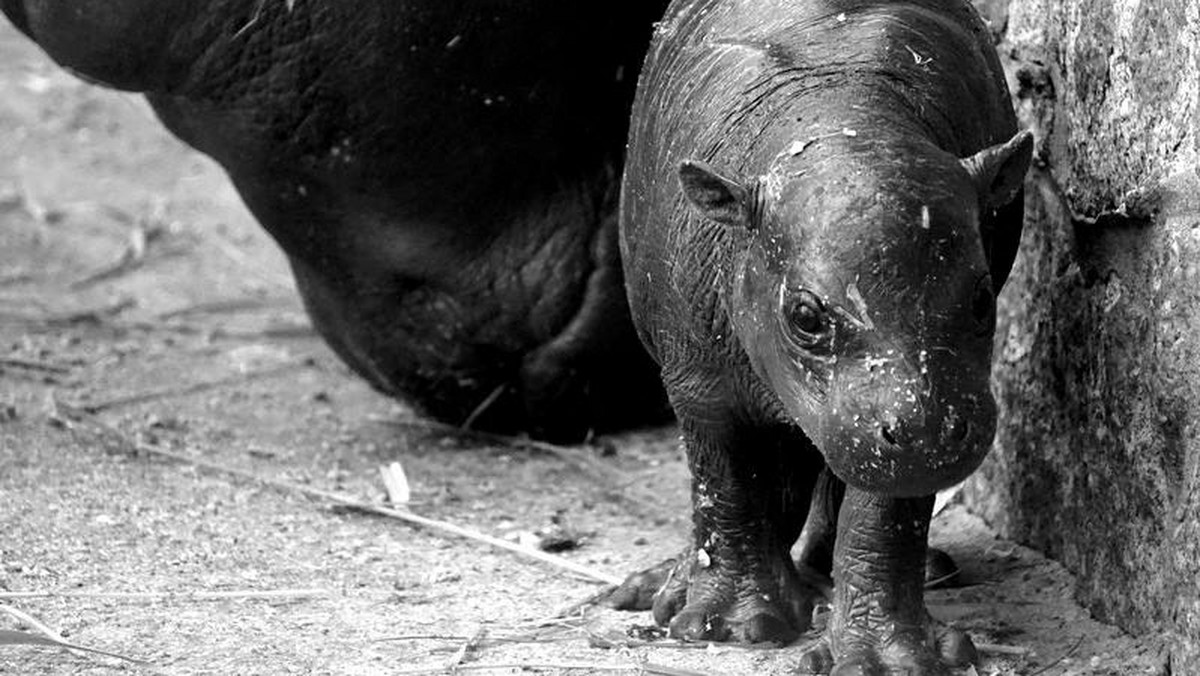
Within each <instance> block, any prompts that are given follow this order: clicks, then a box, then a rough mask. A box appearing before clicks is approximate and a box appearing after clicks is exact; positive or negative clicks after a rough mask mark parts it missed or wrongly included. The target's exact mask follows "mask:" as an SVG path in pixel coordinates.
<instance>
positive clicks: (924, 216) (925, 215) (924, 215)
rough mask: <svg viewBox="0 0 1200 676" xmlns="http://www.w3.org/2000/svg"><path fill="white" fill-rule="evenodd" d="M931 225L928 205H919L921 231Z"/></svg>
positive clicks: (931, 218)
mask: <svg viewBox="0 0 1200 676" xmlns="http://www.w3.org/2000/svg"><path fill="white" fill-rule="evenodd" d="M932 225H933V217H931V216H930V215H929V205H928V204H922V205H921V229H922V230H928V229H929V228H930V227H932Z"/></svg>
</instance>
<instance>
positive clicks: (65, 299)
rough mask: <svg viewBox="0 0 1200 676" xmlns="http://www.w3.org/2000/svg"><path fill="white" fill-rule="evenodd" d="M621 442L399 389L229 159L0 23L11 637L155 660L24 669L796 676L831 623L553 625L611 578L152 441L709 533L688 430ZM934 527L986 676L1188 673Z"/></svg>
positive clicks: (1057, 589) (1, 350)
mask: <svg viewBox="0 0 1200 676" xmlns="http://www.w3.org/2000/svg"><path fill="white" fill-rule="evenodd" d="M601 442H602V443H599V444H596V445H594V446H592V447H587V448H584V449H582V450H581V451H579V452H577V453H575V454H574V455H573V456H569V457H573V458H575V460H574V461H570V460H568V459H564V457H562V456H559V455H556V454H553V453H547V452H542V451H538V450H536V449H530V448H527V447H525V446H522V445H520V444H514V443H508V442H505V441H504V440H496V439H481V438H478V437H472V436H469V435H461V434H455V433H446V432H445V431H443V430H440V429H438V428H436V427H431V426H430V425H428V424H425V423H423V422H422V421H421V420H419V419H418V418H415V417H414V416H413V415H412V413H411V412H410V411H408V410H407V409H406V408H404V407H403V406H401V405H399V404H396V403H394V402H392V401H389V400H387V399H385V398H383V397H382V396H379V395H377V394H375V393H373V392H372V391H370V390H369V388H368V387H367V386H366V385H364V384H363V383H362V382H361V381H360V380H359V379H357V378H355V377H354V376H352V375H351V374H350V373H349V372H348V371H347V369H346V368H345V367H343V366H342V365H341V364H340V362H338V360H337V359H336V358H335V357H334V356H333V355H332V353H330V352H329V350H328V349H327V348H325V347H324V345H323V344H322V343H321V341H320V340H319V339H318V338H317V337H316V336H315V335H314V334H313V333H312V331H311V329H310V328H309V325H308V322H307V320H306V318H305V316H304V313H303V310H302V308H301V306H300V303H299V301H298V299H297V297H296V295H295V292H294V289H293V288H292V285H291V281H290V277H289V274H288V270H287V266H286V263H285V262H284V260H283V258H282V256H281V255H280V254H279V252H278V251H277V250H276V249H275V247H274V245H273V244H272V243H271V242H270V240H269V239H268V238H267V236H266V235H265V234H264V233H263V232H262V231H260V230H259V229H258V227H257V226H256V225H255V224H254V223H253V221H252V220H251V218H250V217H249V215H248V214H247V213H246V212H245V210H244V208H243V207H242V205H241V203H240V201H239V200H238V198H237V195H236V194H235V193H234V191H233V189H232V188H231V187H230V186H229V185H228V183H227V181H226V180H225V178H224V176H223V174H222V173H221V172H220V170H219V169H218V168H217V167H216V166H215V165H214V164H213V163H212V162H210V161H209V160H207V159H205V158H203V157H201V156H199V155H197V154H196V153H194V152H191V151H189V150H188V149H186V148H185V147H183V146H182V145H181V144H180V143H178V142H176V141H175V140H173V139H172V138H171V137H170V136H168V135H167V133H166V132H165V131H163V130H162V129H161V127H160V126H159V125H158V123H157V121H156V120H155V118H154V116H153V113H152V112H151V111H150V109H149V108H148V107H147V106H146V104H145V103H144V102H143V101H142V100H141V99H140V98H139V97H135V96H131V95H125V94H117V93H113V92H108V91H103V90H100V89H97V88H94V87H91V86H88V85H85V84H83V83H82V82H80V81H78V80H76V79H74V78H72V77H71V76H69V75H67V74H66V73H64V72H63V71H61V70H59V69H57V68H56V67H54V66H53V64H51V63H50V62H49V61H48V60H47V59H46V58H45V57H44V56H43V55H42V54H41V53H40V52H39V51H38V50H37V49H36V48H35V47H33V46H32V45H31V44H30V43H28V42H27V41H26V40H24V39H23V38H22V37H21V36H19V35H18V34H17V33H16V32H15V31H13V30H12V29H11V28H9V27H8V26H7V25H6V24H5V25H3V27H0V605H3V608H0V630H22V631H28V632H31V633H36V632H37V630H36V629H35V627H33V626H31V624H30V623H29V622H28V620H22V619H18V616H17V614H15V613H13V612H11V611H12V609H15V610H16V611H20V613H24V614H25V615H27V616H30V617H32V618H34V619H36V620H38V621H40V622H41V623H43V624H45V625H47V626H48V627H49V628H52V629H53V630H55V631H57V632H60V633H61V635H62V636H64V637H65V638H66V639H67V640H68V641H70V642H73V643H76V644H81V645H85V646H88V647H92V648H97V649H102V650H105V651H110V652H115V653H119V654H121V655H125V656H129V657H134V658H137V659H139V660H144V661H145V662H148V663H149V664H134V663H130V662H125V661H121V660H119V659H116V658H111V657H104V656H98V655H91V654H87V653H71V652H67V651H65V650H61V649H57V648H48V647H35V646H24V645H5V644H0V673H3V674H21V675H34V674H66V673H71V674H110V673H131V674H388V673H392V674H395V673H448V666H449V665H458V667H459V668H460V670H465V669H478V668H480V667H481V666H482V665H511V666H510V667H509V668H507V669H504V668H500V667H497V668H496V669H494V670H492V671H490V672H484V673H522V668H526V669H527V671H526V672H524V673H529V671H528V670H530V669H531V670H533V671H535V672H539V673H579V674H589V673H620V672H614V671H613V669H614V668H618V667H623V668H624V669H625V673H631V674H632V673H637V672H638V667H639V665H641V664H643V663H645V666H646V673H686V674H711V675H714V676H720V675H729V674H787V673H792V672H793V671H794V670H795V668H796V665H797V663H798V661H799V657H800V653H801V652H802V650H803V645H804V644H805V643H806V642H807V641H810V640H811V637H806V639H804V640H802V641H801V643H800V644H797V645H796V646H792V647H789V648H785V649H761V648H745V647H730V646H696V645H681V644H676V643H674V642H671V641H666V640H662V639H654V638H653V632H650V631H648V630H647V627H648V625H651V624H652V622H651V620H650V618H649V614H648V613H634V614H630V613H618V612H615V611H608V610H595V611H591V612H589V613H588V614H586V615H584V616H574V617H572V618H570V619H567V620H559V621H555V622H549V621H548V620H549V619H550V618H552V617H554V616H555V614H556V612H557V611H558V610H560V609H561V608H563V607H564V606H568V605H570V604H571V603H572V602H575V601H578V600H580V599H583V598H585V597H587V596H588V595H590V594H592V593H593V592H595V591H596V590H597V589H598V586H597V585H596V584H594V583H591V582H588V581H586V580H583V579H581V578H579V577H578V576H575V575H573V574H570V573H564V572H561V571H559V570H557V569H555V568H552V567H549V566H547V565H544V564H541V563H537V562H532V561H527V560H524V559H521V558H518V557H517V556H515V555H513V554H511V553H507V552H502V551H498V550H495V549H492V548H489V547H487V546H484V545H480V544H477V543H475V542H472V541H467V540H463V539H459V538H455V537H450V536H445V535H441V534H438V533H436V532H433V531H430V530H427V529H422V528H416V527H413V526H410V525H407V524H404V523H401V522H398V521H394V520H390V519H387V518H383V517H379V516H373V515H371V514H368V513H366V512H364V511H362V510H358V509H350V508H344V507H339V506H337V505H336V504H334V503H332V502H330V501H329V500H323V499H312V498H308V497H304V496H303V495H301V494H300V493H298V492H296V491H293V490H281V489H278V488H271V487H267V486H265V485H264V484H262V483H261V482H259V481H256V480H254V479H251V478H246V477H245V476H237V475H234V474H231V473H228V472H221V471H213V470H210V469H202V468H201V467H199V466H198V465H197V464H195V463H191V462H184V461H179V460H170V459H166V458H165V457H163V456H160V455H155V454H152V453H149V452H147V451H148V449H161V450H165V451H169V452H171V453H174V454H177V455H180V456H183V457H185V458H193V459H196V460H200V461H203V462H204V463H208V464H211V465H216V466H218V467H221V468H227V469H231V470H238V471H241V472H243V473H249V474H252V475H257V476H261V477H268V478H272V479H277V480H283V481H286V482H289V483H291V484H295V485H299V486H303V487H309V488H315V489H321V490H324V491H330V492H336V493H338V494H343V495H347V496H352V497H355V498H357V499H359V500H361V501H363V502H365V503H370V504H379V505H382V504H383V499H384V490H383V484H382V482H381V481H380V480H379V476H380V475H379V467H380V466H381V465H387V464H389V463H391V462H393V461H398V462H400V463H401V464H402V465H403V467H404V468H405V470H406V471H407V474H408V477H409V479H410V481H411V483H412V510H413V511H414V512H416V513H418V514H421V515H425V516H429V517H434V518H437V519H441V520H445V521H449V522H452V523H455V524H460V525H462V526H467V527H470V528H473V529H476V530H479V531H482V532H484V533H487V534H490V535H494V536H498V537H501V538H506V537H510V538H515V539H519V538H520V537H521V536H522V535H523V534H529V533H533V532H535V531H538V530H539V529H544V528H548V527H551V526H552V525H557V526H558V527H559V528H565V529H566V530H567V531H568V532H569V533H573V534H574V539H575V540H576V541H578V542H580V543H581V545H582V546H580V547H578V548H577V549H574V550H572V551H568V552H566V553H564V554H563V556H564V557H566V558H568V559H570V560H572V561H575V562H578V563H580V564H583V565H586V566H589V567H591V568H594V569H597V570H601V571H605V572H607V573H608V574H610V575H615V576H620V575H623V574H625V573H627V572H631V571H633V570H635V569H638V568H641V567H645V566H648V565H650V564H653V563H656V562H657V561H659V560H661V559H662V558H665V557H667V556H669V555H671V554H673V553H675V552H676V551H677V550H678V549H679V548H680V547H681V546H682V544H683V542H684V535H685V533H686V530H687V528H688V523H689V518H688V508H687V484H688V479H687V473H686V468H685V467H684V464H683V461H682V457H681V455H680V450H679V447H678V443H677V441H676V434H675V432H674V431H673V430H670V429H666V430H660V431H651V432H644V433H637V434H629V435H623V436H620V437H615V438H611V439H604V440H601ZM598 449H607V450H606V451H604V452H601V451H600V450H598ZM934 540H935V542H936V543H938V544H939V545H940V546H942V547H943V548H945V549H947V550H949V551H950V552H951V553H952V554H953V555H954V556H955V557H956V558H957V560H958V561H959V563H960V564H961V565H962V567H963V571H964V572H963V581H964V582H965V583H966V586H964V587H960V588H957V589H953V590H948V591H937V592H932V593H931V594H930V595H929V603H930V609H931V612H932V613H933V614H934V616H935V617H937V618H938V619H940V620H943V621H946V622H950V623H953V624H955V625H956V626H959V627H961V628H963V629H966V630H967V631H968V632H970V633H971V634H972V635H973V637H974V638H975V640H976V641H977V642H978V643H980V644H985V645H986V646H987V647H988V650H986V651H985V653H984V656H983V657H984V659H983V661H982V662H981V664H979V665H978V666H977V667H976V668H975V671H976V673H977V674H981V675H986V674H1013V675H1025V676H1034V675H1035V674H1049V675H1057V674H1079V675H1083V674H1094V675H1100V674H1113V675H1117V674H1121V675H1125V674H1159V673H1165V672H1164V671H1163V668H1164V667H1163V659H1164V657H1163V654H1164V653H1162V651H1161V649H1160V646H1159V645H1158V644H1157V643H1156V642H1155V641H1153V640H1148V639H1140V640H1136V639H1132V638H1130V637H1128V636H1125V635H1123V634H1122V633H1121V632H1120V631H1118V630H1115V629H1113V628H1111V627H1107V626H1104V625H1102V624H1099V623H1097V622H1094V621H1092V620H1091V619H1089V617H1088V615H1087V613H1086V611H1084V610H1083V609H1081V608H1079V607H1078V606H1076V605H1075V604H1073V603H1072V602H1071V601H1070V593H1069V592H1070V589H1071V586H1072V584H1073V581H1072V579H1071V577H1070V576H1069V575H1068V574H1067V573H1066V572H1065V571H1063V570H1062V569H1061V567H1059V566H1058V565H1056V564H1054V563H1052V562H1048V561H1046V560H1045V559H1043V558H1041V557H1040V556H1038V555H1037V554H1036V553H1034V552H1031V551H1029V550H1027V549H1024V548H1021V547H1019V546H1016V545H1014V544H1012V543H1009V542H1005V541H1002V540H998V539H996V538H995V537H994V536H993V535H992V534H991V532H989V531H988V529H987V528H986V526H985V525H984V524H982V523H981V522H980V521H978V520H977V519H975V518H974V517H972V516H971V515H969V514H967V513H966V512H965V511H964V510H963V509H962V508H961V507H958V506H952V507H950V508H949V509H948V510H946V511H945V512H944V513H943V514H942V515H941V516H939V517H938V519H937V521H936V522H935V535H934ZM647 636H649V637H650V640H643V639H645V638H646V637H647ZM658 667H669V668H672V669H675V670H683V671H673V672H672V671H663V670H661V669H660V670H658V671H655V669H656V668H658ZM606 669H607V670H606ZM963 673H970V672H969V671H964V672H963Z"/></svg>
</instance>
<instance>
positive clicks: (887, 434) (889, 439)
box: [879, 425, 900, 446]
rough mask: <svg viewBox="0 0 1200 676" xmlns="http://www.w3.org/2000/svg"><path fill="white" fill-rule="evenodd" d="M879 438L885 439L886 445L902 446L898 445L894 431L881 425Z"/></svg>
mask: <svg viewBox="0 0 1200 676" xmlns="http://www.w3.org/2000/svg"><path fill="white" fill-rule="evenodd" d="M879 436H880V437H881V438H882V439H883V440H884V441H885V442H886V443H888V444H891V445H892V446H899V445H900V444H898V443H897V442H896V437H895V436H894V435H893V434H892V430H891V429H890V428H889V427H888V426H887V425H880V426H879Z"/></svg>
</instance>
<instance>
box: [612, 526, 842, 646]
mask: <svg viewBox="0 0 1200 676" xmlns="http://www.w3.org/2000/svg"><path fill="white" fill-rule="evenodd" d="M819 595H820V593H819V591H817V590H816V589H814V588H812V587H811V586H809V585H807V584H805V583H804V582H802V581H801V578H800V576H799V575H798V574H797V572H796V568H795V566H794V565H793V564H792V561H791V559H790V557H789V556H788V553H787V551H786V550H783V551H778V552H774V551H771V552H767V551H763V552H759V553H757V554H754V555H750V554H748V553H745V552H738V551H735V550H733V549H732V548H715V549H714V551H712V552H709V551H707V550H705V549H701V548H694V547H693V548H689V549H688V550H687V551H685V553H684V554H683V555H682V556H681V557H679V558H677V559H670V560H668V561H666V562H664V563H662V564H660V565H658V566H656V567H654V568H651V569H649V570H646V571H643V572H641V573H637V574H634V575H632V576H630V577H629V579H627V580H626V581H625V583H624V584H622V585H621V586H620V587H619V588H618V589H617V590H616V591H615V592H614V593H613V595H612V596H610V601H609V602H610V604H612V605H613V606H614V607H616V608H624V609H644V608H646V607H650V608H652V609H653V611H654V620H655V621H656V622H658V623H659V624H660V625H665V626H668V627H669V633H670V635H671V636H672V637H674V638H678V639H682V640H685V641H736V642H742V643H763V642H769V643H777V644H786V643H790V642H792V641H793V640H795V639H796V638H797V637H798V636H799V635H800V634H801V633H802V632H804V631H805V630H806V629H808V627H809V626H810V624H811V621H812V609H813V602H814V599H816V598H817V597H818V596H819Z"/></svg>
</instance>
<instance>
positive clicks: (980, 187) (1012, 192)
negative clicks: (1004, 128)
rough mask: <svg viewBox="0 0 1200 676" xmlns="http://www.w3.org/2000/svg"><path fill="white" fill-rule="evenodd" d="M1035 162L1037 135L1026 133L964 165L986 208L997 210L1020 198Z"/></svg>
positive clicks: (984, 152) (966, 160) (1019, 133)
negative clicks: (1027, 176)
mask: <svg viewBox="0 0 1200 676" xmlns="http://www.w3.org/2000/svg"><path fill="white" fill-rule="evenodd" d="M1032 159H1033V134H1031V133H1029V132H1028V131H1022V132H1018V133H1017V134H1016V135H1015V136H1013V137H1012V138H1011V139H1009V140H1008V141H1006V142H1004V143H1001V144H999V145H994V146H992V147H990V148H984V149H983V150H980V151H979V152H977V153H975V154H974V155H972V156H970V157H967V158H965V159H962V160H960V162H962V165H963V168H964V169H966V170H967V173H968V174H969V175H970V176H971V180H972V181H974V182H975V188H976V190H977V191H978V193H979V198H980V201H981V202H982V204H983V206H984V207H985V208H987V210H988V211H994V210H996V209H999V208H1000V207H1002V206H1004V205H1006V204H1008V203H1009V202H1011V201H1012V199H1013V198H1014V197H1016V196H1017V192H1018V191H1020V189H1021V186H1022V185H1023V184H1024V182H1025V172H1027V171H1029V163H1030V161H1031V160H1032Z"/></svg>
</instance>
